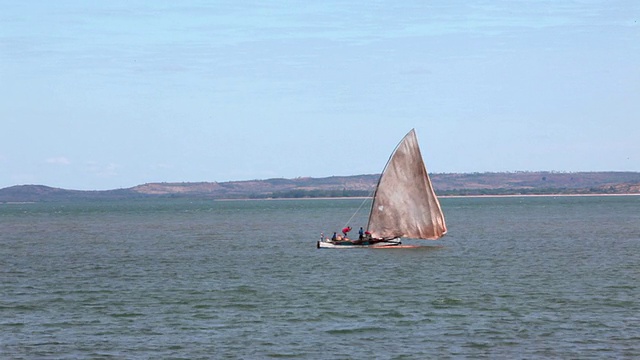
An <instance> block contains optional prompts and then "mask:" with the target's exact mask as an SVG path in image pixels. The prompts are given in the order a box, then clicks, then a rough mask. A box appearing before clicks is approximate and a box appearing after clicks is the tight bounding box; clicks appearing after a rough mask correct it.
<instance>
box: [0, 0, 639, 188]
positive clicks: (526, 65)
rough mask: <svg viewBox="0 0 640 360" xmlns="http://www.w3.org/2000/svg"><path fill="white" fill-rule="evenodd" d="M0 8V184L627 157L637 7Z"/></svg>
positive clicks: (591, 2) (613, 164) (513, 165)
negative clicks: (403, 145) (405, 141)
mask: <svg viewBox="0 0 640 360" xmlns="http://www.w3.org/2000/svg"><path fill="white" fill-rule="evenodd" d="M0 9H2V10H1V11H0V188H3V187H8V186H13V185H23V184H41V185H48V186H53V187H59V188H65V189H78V190H104V189H116V188H128V187H132V186H136V185H139V184H143V183H148V182H201V181H205V182H213V181H218V182H222V181H235V180H254V179H270V178H296V177H328V176H346V175H360V174H377V173H380V172H381V171H382V169H383V167H384V165H385V163H386V161H387V160H388V158H389V155H390V154H391V152H392V151H393V149H394V148H395V146H396V144H397V143H398V142H399V141H400V139H401V138H402V137H403V136H404V135H405V134H406V133H407V132H408V131H409V130H411V129H412V128H415V129H416V132H417V135H418V139H419V142H420V146H421V148H422V154H423V157H424V160H425V164H426V166H427V169H428V170H429V171H430V172H431V173H451V172H463V173H468V172H503V171H566V172H574V171H640V23H639V22H640V2H638V1H595V0H580V1H555V0H554V1H499V0H498V1H495V0H491V1H480V0H469V1H449V0H434V1H423V0H418V1H412V0H407V1H376V0H368V1H349V0H347V1H317V2H308V1H277V0H276V1H196V0H185V1H160V0H153V1H141V0H140V1H136V0H133V1H131V0H126V1H124V0H109V1H84V0H82V1H81V0H77V1H73V0H57V1H44V0H43V1H38V0H32V1H13V0H0Z"/></svg>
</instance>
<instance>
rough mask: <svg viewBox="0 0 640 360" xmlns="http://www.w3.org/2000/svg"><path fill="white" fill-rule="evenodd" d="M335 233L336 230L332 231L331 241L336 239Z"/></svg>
mask: <svg viewBox="0 0 640 360" xmlns="http://www.w3.org/2000/svg"><path fill="white" fill-rule="evenodd" d="M336 238H337V235H336V232H335V231H334V232H333V236H331V241H336Z"/></svg>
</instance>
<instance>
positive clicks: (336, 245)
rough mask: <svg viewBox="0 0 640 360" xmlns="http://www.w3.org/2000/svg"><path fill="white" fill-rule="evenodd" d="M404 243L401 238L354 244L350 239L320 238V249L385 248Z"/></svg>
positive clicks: (318, 245)
mask: <svg viewBox="0 0 640 360" xmlns="http://www.w3.org/2000/svg"><path fill="white" fill-rule="evenodd" d="M400 244H402V243H401V242H400V240H390V241H385V242H378V243H374V244H354V243H350V242H348V241H341V242H332V241H328V240H318V243H317V248H318V249H362V248H383V247H390V246H398V245H400Z"/></svg>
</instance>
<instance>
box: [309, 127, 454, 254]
mask: <svg viewBox="0 0 640 360" xmlns="http://www.w3.org/2000/svg"><path fill="white" fill-rule="evenodd" d="M446 233H447V226H446V224H445V221H444V214H443V213H442V209H441V207H440V202H439V201H438V198H437V197H436V193H435V191H434V190H433V186H432V185H431V180H430V179H429V174H428V173H427V169H426V167H425V165H424V161H423V160H422V154H421V153H420V147H419V146H418V138H417V136H416V132H415V129H411V131H409V133H407V135H405V137H404V138H403V139H402V141H400V143H399V144H398V145H397V146H396V148H395V150H394V151H393V153H392V154H391V157H390V158H389V161H387V164H386V165H385V167H384V170H383V171H382V174H381V175H380V178H379V179H378V184H377V186H376V189H375V192H374V195H373V202H372V204H371V211H370V213H369V221H368V224H367V231H366V233H365V235H364V236H361V237H360V238H358V239H353V240H350V239H348V238H346V237H337V238H336V239H335V240H334V239H332V238H327V237H325V236H324V235H321V238H320V240H319V241H318V242H317V247H318V248H319V249H320V248H336V249H348V248H362V247H376V248H380V247H391V246H394V247H401V246H402V245H401V244H402V242H401V241H400V239H401V238H411V239H424V240H436V239H439V238H440V237H442V236H444V235H445V234H446Z"/></svg>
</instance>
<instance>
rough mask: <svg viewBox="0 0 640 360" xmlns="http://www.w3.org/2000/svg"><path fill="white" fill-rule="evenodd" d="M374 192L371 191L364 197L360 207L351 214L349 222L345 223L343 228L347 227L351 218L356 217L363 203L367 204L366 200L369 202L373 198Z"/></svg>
mask: <svg viewBox="0 0 640 360" xmlns="http://www.w3.org/2000/svg"><path fill="white" fill-rule="evenodd" d="M374 191H375V189H373V191H371V192H370V193H369V196H367V197H365V198H364V200H362V203H361V204H360V206H358V209H357V210H356V212H355V213H353V215H351V218H350V219H349V221H347V223H346V224H344V227H347V226H348V225H349V223H351V220H353V218H354V217H355V216H356V214H358V212H359V211H360V209H361V208H362V205H364V203H365V202H367V200H369V199H371V198H372V197H373V192H374Z"/></svg>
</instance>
